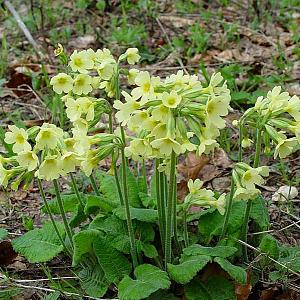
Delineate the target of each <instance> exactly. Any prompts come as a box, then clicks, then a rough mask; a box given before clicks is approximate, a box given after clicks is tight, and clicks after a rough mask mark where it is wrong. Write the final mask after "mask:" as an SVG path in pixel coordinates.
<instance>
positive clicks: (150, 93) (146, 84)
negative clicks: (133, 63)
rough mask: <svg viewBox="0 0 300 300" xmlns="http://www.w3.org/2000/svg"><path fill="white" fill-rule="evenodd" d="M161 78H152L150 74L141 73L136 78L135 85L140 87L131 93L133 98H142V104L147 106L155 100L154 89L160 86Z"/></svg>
mask: <svg viewBox="0 0 300 300" xmlns="http://www.w3.org/2000/svg"><path fill="white" fill-rule="evenodd" d="M159 83H160V78H159V77H150V74H149V72H146V71H143V72H139V73H138V74H137V76H136V78H135V84H136V85H137V86H138V87H136V88H134V89H133V90H132V92H131V94H132V96H133V98H135V99H139V98H141V104H142V105H143V104H145V103H146V102H147V101H148V100H149V99H150V100H154V98H155V93H154V88H155V87H156V86H157V85H159Z"/></svg>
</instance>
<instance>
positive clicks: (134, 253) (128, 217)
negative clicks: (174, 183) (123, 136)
mask: <svg viewBox="0 0 300 300" xmlns="http://www.w3.org/2000/svg"><path fill="white" fill-rule="evenodd" d="M121 128H122V127H121ZM121 158H122V179H123V195H124V207H125V213H126V221H127V229H128V235H129V240H130V252H131V257H132V262H133V267H134V268H136V267H137V266H138V259H137V251H136V243H135V237H134V231H133V226H132V220H131V213H130V206H129V198H128V186H127V174H126V167H127V163H126V158H125V153H124V148H122V149H121Z"/></svg>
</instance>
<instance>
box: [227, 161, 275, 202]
mask: <svg viewBox="0 0 300 300" xmlns="http://www.w3.org/2000/svg"><path fill="white" fill-rule="evenodd" d="M232 176H233V179H234V182H235V185H236V187H237V188H236V191H235V193H234V196H233V198H234V199H235V200H249V199H254V198H255V197H256V196H258V195H259V194H260V190H259V189H257V188H256V186H257V185H262V184H264V182H265V181H264V178H263V177H267V176H269V168H268V167H267V166H263V167H258V168H252V167H250V166H249V165H247V164H245V163H242V162H240V163H237V164H236V165H235V167H234V170H233V172H232Z"/></svg>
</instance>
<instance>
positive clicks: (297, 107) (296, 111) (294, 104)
mask: <svg viewBox="0 0 300 300" xmlns="http://www.w3.org/2000/svg"><path fill="white" fill-rule="evenodd" d="M285 111H286V112H287V113H289V114H290V115H291V116H292V117H293V118H294V119H295V120H296V121H300V99H299V97H297V96H296V95H295V96H293V97H292V98H290V100H289V101H288V105H287V106H286V107H285Z"/></svg>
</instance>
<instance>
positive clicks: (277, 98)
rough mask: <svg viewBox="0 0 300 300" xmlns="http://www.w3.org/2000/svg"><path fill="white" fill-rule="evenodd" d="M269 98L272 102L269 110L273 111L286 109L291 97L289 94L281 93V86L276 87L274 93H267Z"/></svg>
mask: <svg viewBox="0 0 300 300" xmlns="http://www.w3.org/2000/svg"><path fill="white" fill-rule="evenodd" d="M267 98H268V99H269V100H270V103H269V105H268V109H269V110H270V111H272V110H275V109H281V108H285V107H286V106H287V105H288V101H289V99H290V98H291V97H290V95H289V93H288V92H282V93H281V86H275V87H274V88H273V89H272V91H269V92H268V93H267Z"/></svg>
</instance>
